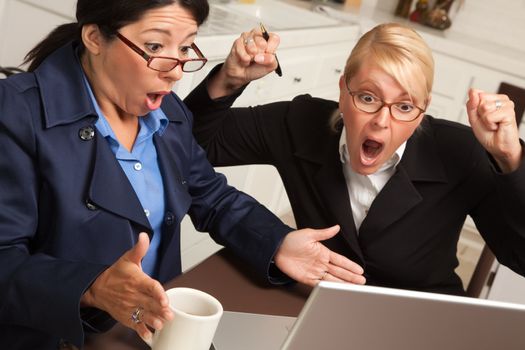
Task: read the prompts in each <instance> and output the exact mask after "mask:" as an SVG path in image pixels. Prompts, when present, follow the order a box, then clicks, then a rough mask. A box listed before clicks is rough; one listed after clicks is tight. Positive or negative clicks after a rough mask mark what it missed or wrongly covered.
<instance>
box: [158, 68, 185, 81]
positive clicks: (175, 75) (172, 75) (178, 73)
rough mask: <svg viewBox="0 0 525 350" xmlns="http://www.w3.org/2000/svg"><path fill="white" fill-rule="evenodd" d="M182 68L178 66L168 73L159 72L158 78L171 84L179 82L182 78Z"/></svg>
mask: <svg viewBox="0 0 525 350" xmlns="http://www.w3.org/2000/svg"><path fill="white" fill-rule="evenodd" d="M182 74H183V72H182V66H181V65H180V64H178V65H177V66H176V67H175V68H173V69H172V70H170V71H169V72H160V77H161V78H162V79H165V80H169V81H171V82H176V81H179V80H181V78H182Z"/></svg>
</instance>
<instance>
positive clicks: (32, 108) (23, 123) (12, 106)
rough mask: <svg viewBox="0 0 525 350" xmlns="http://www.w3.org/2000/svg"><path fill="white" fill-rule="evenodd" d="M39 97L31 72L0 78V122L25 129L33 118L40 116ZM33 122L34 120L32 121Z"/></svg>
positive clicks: (7, 125)
mask: <svg viewBox="0 0 525 350" xmlns="http://www.w3.org/2000/svg"><path fill="white" fill-rule="evenodd" d="M41 109H42V108H41V99H40V97H39V90H38V84H37V82H36V79H35V75H34V74H33V73H21V74H16V75H12V76H10V77H9V78H7V79H1V80H0V111H1V112H0V123H1V124H2V125H4V127H6V128H9V129H11V130H12V131H14V130H23V129H27V128H28V127H29V125H30V124H32V122H31V120H32V119H33V118H37V119H39V118H41ZM33 122H36V120H35V121H33Z"/></svg>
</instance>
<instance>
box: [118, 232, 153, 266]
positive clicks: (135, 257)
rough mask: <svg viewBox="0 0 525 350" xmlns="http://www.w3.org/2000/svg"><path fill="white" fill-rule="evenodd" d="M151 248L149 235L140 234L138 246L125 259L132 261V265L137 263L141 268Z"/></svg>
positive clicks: (128, 252)
mask: <svg viewBox="0 0 525 350" xmlns="http://www.w3.org/2000/svg"><path fill="white" fill-rule="evenodd" d="M148 248H149V237H148V234H147V233H145V232H141V233H140V234H139V238H138V240H137V244H135V246H134V247H133V248H131V249H130V250H128V251H127V252H126V253H125V254H124V257H125V259H127V260H128V261H131V262H132V263H135V264H136V265H138V266H140V263H141V261H142V258H144V256H145V255H146V253H147V252H148Z"/></svg>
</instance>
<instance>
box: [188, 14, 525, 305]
mask: <svg viewBox="0 0 525 350" xmlns="http://www.w3.org/2000/svg"><path fill="white" fill-rule="evenodd" d="M247 38H248V39H247ZM252 38H253V40H252ZM277 45H278V38H277V37H276V36H275V35H272V36H271V37H270V40H269V41H268V43H267V44H266V42H264V41H262V40H260V38H259V34H258V33H257V32H255V31H254V32H250V33H243V35H242V36H241V38H239V39H238V40H237V41H236V42H235V43H234V47H233V49H232V53H231V54H230V56H229V57H228V59H227V60H226V62H225V64H224V65H223V66H221V67H218V68H217V69H216V70H215V71H214V72H212V74H211V75H210V76H209V77H208V78H207V80H206V81H204V82H203V84H201V85H200V86H199V87H198V88H197V89H196V90H195V91H194V92H193V93H192V94H191V95H190V96H189V97H188V98H187V99H186V103H187V104H188V106H189V107H190V109H191V110H192V111H193V112H194V115H195V126H194V133H195V135H196V138H197V140H198V142H200V144H201V145H202V146H203V147H204V148H205V149H206V151H207V154H208V158H209V159H210V160H211V162H212V163H213V164H215V165H235V164H248V163H265V164H271V165H274V166H275V167H276V168H277V170H278V171H279V174H280V175H281V177H282V180H283V182H284V185H285V187H286V191H287V193H288V196H289V198H290V202H291V205H292V209H293V213H294V216H295V219H296V222H297V226H298V227H299V228H301V227H315V228H323V227H329V226H332V225H335V224H338V225H340V226H341V232H340V233H339V234H338V235H337V236H335V237H333V238H331V239H329V240H327V241H325V242H323V243H322V244H325V245H326V246H328V247H329V248H330V249H332V250H335V251H337V252H339V253H340V254H342V255H344V256H346V257H348V258H350V259H351V260H353V261H354V262H356V263H358V264H359V265H361V266H362V267H363V269H364V276H365V278H366V281H367V283H368V284H373V285H380V286H389V287H395V288H406V289H415V290H422V291H431V292H440V293H450V294H459V295H461V294H464V293H465V291H464V289H463V286H462V283H461V280H460V278H459V277H458V276H457V275H456V273H455V272H454V270H455V268H456V267H457V266H458V260H457V257H456V247H457V243H458V237H459V234H460V231H461V228H462V226H463V223H464V221H465V219H466V217H467V215H470V216H472V218H473V219H474V221H475V223H476V226H477V227H478V229H479V231H480V233H481V235H482V236H483V238H484V239H485V241H486V242H487V243H488V245H489V246H490V248H491V249H492V251H493V252H494V253H495V255H496V256H497V258H498V260H499V261H500V262H501V263H503V264H505V265H507V266H509V267H510V268H512V269H513V270H514V271H516V272H518V273H520V274H523V273H524V271H525V215H523V213H522V209H521V208H524V207H525V166H524V165H523V161H522V158H523V142H522V141H521V140H520V139H519V135H518V128H517V125H516V120H515V114H514V109H513V106H514V105H513V103H512V101H510V100H509V98H508V97H507V96H505V95H496V94H490V93H486V92H482V91H478V90H471V91H470V92H469V101H468V102H467V111H468V116H469V121H470V124H471V127H467V126H464V125H460V124H458V123H454V122H450V121H446V120H441V119H436V118H433V117H431V116H429V115H425V110H426V109H427V106H428V105H429V103H430V100H431V94H430V93H431V89H432V82H433V75H434V63H433V59H432V53H431V50H430V49H429V47H428V46H427V44H426V43H425V42H424V41H423V40H422V38H421V37H420V36H419V35H418V34H417V33H416V32H415V31H414V30H413V29H411V28H409V27H407V26H404V25H400V24H383V25H379V26H377V27H375V28H373V29H372V30H371V31H369V32H368V33H366V34H365V35H364V36H363V37H362V38H361V39H360V40H359V42H358V43H357V45H356V46H355V48H354V49H353V51H352V53H351V54H350V57H349V58H348V61H347V63H346V67H345V71H344V75H343V76H342V77H341V79H340V81H339V88H340V97H339V102H338V103H337V102H334V101H328V100H323V99H319V98H313V97H311V96H309V95H302V96H298V97H296V98H295V99H293V101H290V102H277V103H272V104H268V105H263V106H257V107H250V108H230V106H231V104H232V103H233V101H234V100H235V97H236V96H238V94H240V92H241V91H242V86H243V85H244V84H246V83H248V82H249V81H250V80H252V79H253V78H255V77H254V76H253V74H251V73H253V71H251V73H250V74H247V73H245V70H248V69H249V68H251V67H252V66H259V67H265V68H268V70H271V69H274V68H275V65H276V64H275V63H274V62H264V61H261V60H260V54H261V52H263V51H265V52H266V53H273V52H274V51H275V48H276V47H277ZM261 71H262V69H261ZM261 75H262V73H261ZM283 248H284V247H281V249H283ZM337 273H338V269H337V268H336V267H333V266H331V264H330V263H328V264H327V273H326V274H324V275H323V276H322V279H324V280H335V281H337V280H339V279H338V278H336V277H334V275H337Z"/></svg>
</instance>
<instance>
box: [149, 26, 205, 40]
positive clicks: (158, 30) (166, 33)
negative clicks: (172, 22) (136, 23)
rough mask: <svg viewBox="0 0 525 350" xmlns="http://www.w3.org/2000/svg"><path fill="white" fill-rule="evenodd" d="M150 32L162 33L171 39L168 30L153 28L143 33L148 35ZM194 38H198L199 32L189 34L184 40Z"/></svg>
mask: <svg viewBox="0 0 525 350" xmlns="http://www.w3.org/2000/svg"><path fill="white" fill-rule="evenodd" d="M148 32H156V33H161V34H165V35H167V36H169V37H171V32H170V31H169V30H166V29H160V28H151V29H146V30H144V31H143V32H142V33H148ZM192 36H197V32H196V31H195V32H193V33H189V34H188V35H186V37H185V38H184V40H186V39H188V38H190V37H192Z"/></svg>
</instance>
